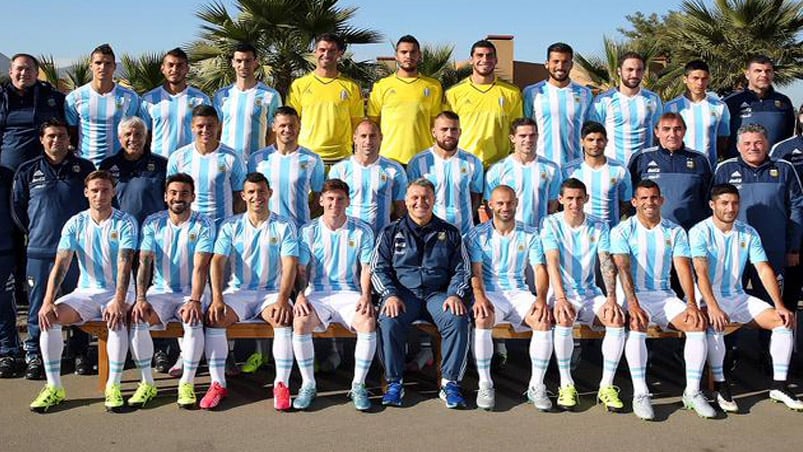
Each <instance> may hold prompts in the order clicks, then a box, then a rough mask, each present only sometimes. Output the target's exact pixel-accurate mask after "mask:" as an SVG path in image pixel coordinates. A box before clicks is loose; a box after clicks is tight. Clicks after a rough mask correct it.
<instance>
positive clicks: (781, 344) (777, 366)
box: [770, 326, 793, 381]
mask: <svg viewBox="0 0 803 452" xmlns="http://www.w3.org/2000/svg"><path fill="white" fill-rule="evenodd" d="M792 346H793V344H792V330H790V329H789V328H786V327H783V326H779V327H777V328H773V329H772V335H771V336H770V357H772V379H773V380H775V381H786V377H787V372H788V371H789V360H790V359H791V358H792Z"/></svg>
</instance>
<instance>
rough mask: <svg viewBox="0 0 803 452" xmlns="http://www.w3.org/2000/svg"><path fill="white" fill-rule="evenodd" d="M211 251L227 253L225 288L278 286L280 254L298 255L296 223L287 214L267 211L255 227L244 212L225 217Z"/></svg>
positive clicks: (275, 287) (269, 288) (281, 255)
mask: <svg viewBox="0 0 803 452" xmlns="http://www.w3.org/2000/svg"><path fill="white" fill-rule="evenodd" d="M215 254H220V255H223V256H228V258H229V266H230V267H231V279H230V280H229V285H228V287H229V289H245V290H267V291H271V292H275V291H278V290H279V287H280V285H281V280H282V257H288V256H292V257H298V235H297V233H296V227H295V225H294V224H293V222H292V221H290V219H288V218H284V217H282V216H280V215H276V214H275V213H272V212H271V213H270V215H269V216H268V219H267V220H265V222H264V223H262V224H261V225H259V227H254V225H252V224H251V221H250V220H249V219H248V214H245V213H242V214H239V215H235V216H233V217H230V218H227V219H226V221H224V222H223V225H222V226H221V227H220V231H219V232H218V234H217V239H216V240H215Z"/></svg>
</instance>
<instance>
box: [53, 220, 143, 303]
mask: <svg viewBox="0 0 803 452" xmlns="http://www.w3.org/2000/svg"><path fill="white" fill-rule="evenodd" d="M138 234H139V229H138V228H137V220H135V219H134V217H132V216H131V215H129V214H127V213H125V212H123V211H122V210H117V209H112V214H111V216H110V217H109V218H107V219H105V220H103V221H102V222H101V223H100V224H98V223H95V220H93V219H92V217H91V216H90V214H89V210H84V211H83V212H80V213H78V214H77V215H75V216H73V217H72V218H70V219H69V220H67V223H65V224H64V227H63V228H62V229H61V239H59V247H58V249H59V251H63V250H69V251H73V252H74V253H75V257H76V259H78V269H79V270H80V276H79V277H78V288H79V289H102V290H114V289H115V287H116V286H117V263H118V258H119V255H120V250H136V249H137V238H138V237H137V235H138Z"/></svg>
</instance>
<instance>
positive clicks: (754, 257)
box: [747, 230, 769, 264]
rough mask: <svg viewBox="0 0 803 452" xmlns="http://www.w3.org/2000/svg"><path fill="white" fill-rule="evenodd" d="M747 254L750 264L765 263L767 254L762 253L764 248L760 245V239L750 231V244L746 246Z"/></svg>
mask: <svg viewBox="0 0 803 452" xmlns="http://www.w3.org/2000/svg"><path fill="white" fill-rule="evenodd" d="M747 246H748V247H749V248H748V253H749V255H748V256H749V258H750V262H751V263H753V264H756V263H758V262H767V261H768V260H769V259H767V253H766V252H765V251H764V247H763V246H762V245H761V237H759V235H758V233H757V232H755V230H754V231H752V233H751V234H750V243H749V244H748V245H747Z"/></svg>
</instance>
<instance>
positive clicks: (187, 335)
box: [179, 322, 204, 383]
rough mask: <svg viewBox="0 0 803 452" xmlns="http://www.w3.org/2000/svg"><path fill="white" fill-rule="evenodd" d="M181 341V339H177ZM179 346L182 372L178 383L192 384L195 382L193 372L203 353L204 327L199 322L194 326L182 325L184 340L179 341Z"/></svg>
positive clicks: (196, 368) (196, 369) (195, 370)
mask: <svg viewBox="0 0 803 452" xmlns="http://www.w3.org/2000/svg"><path fill="white" fill-rule="evenodd" d="M179 339H182V338H179ZM179 344H180V345H181V360H182V364H183V367H184V370H183V371H182V372H181V379H180V380H179V383H192V382H193V381H195V372H197V371H198V365H199V364H200V362H201V355H203V353H204V327H203V325H201V323H200V322H198V323H196V324H195V325H190V324H189V323H185V324H184V338H183V340H179Z"/></svg>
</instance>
